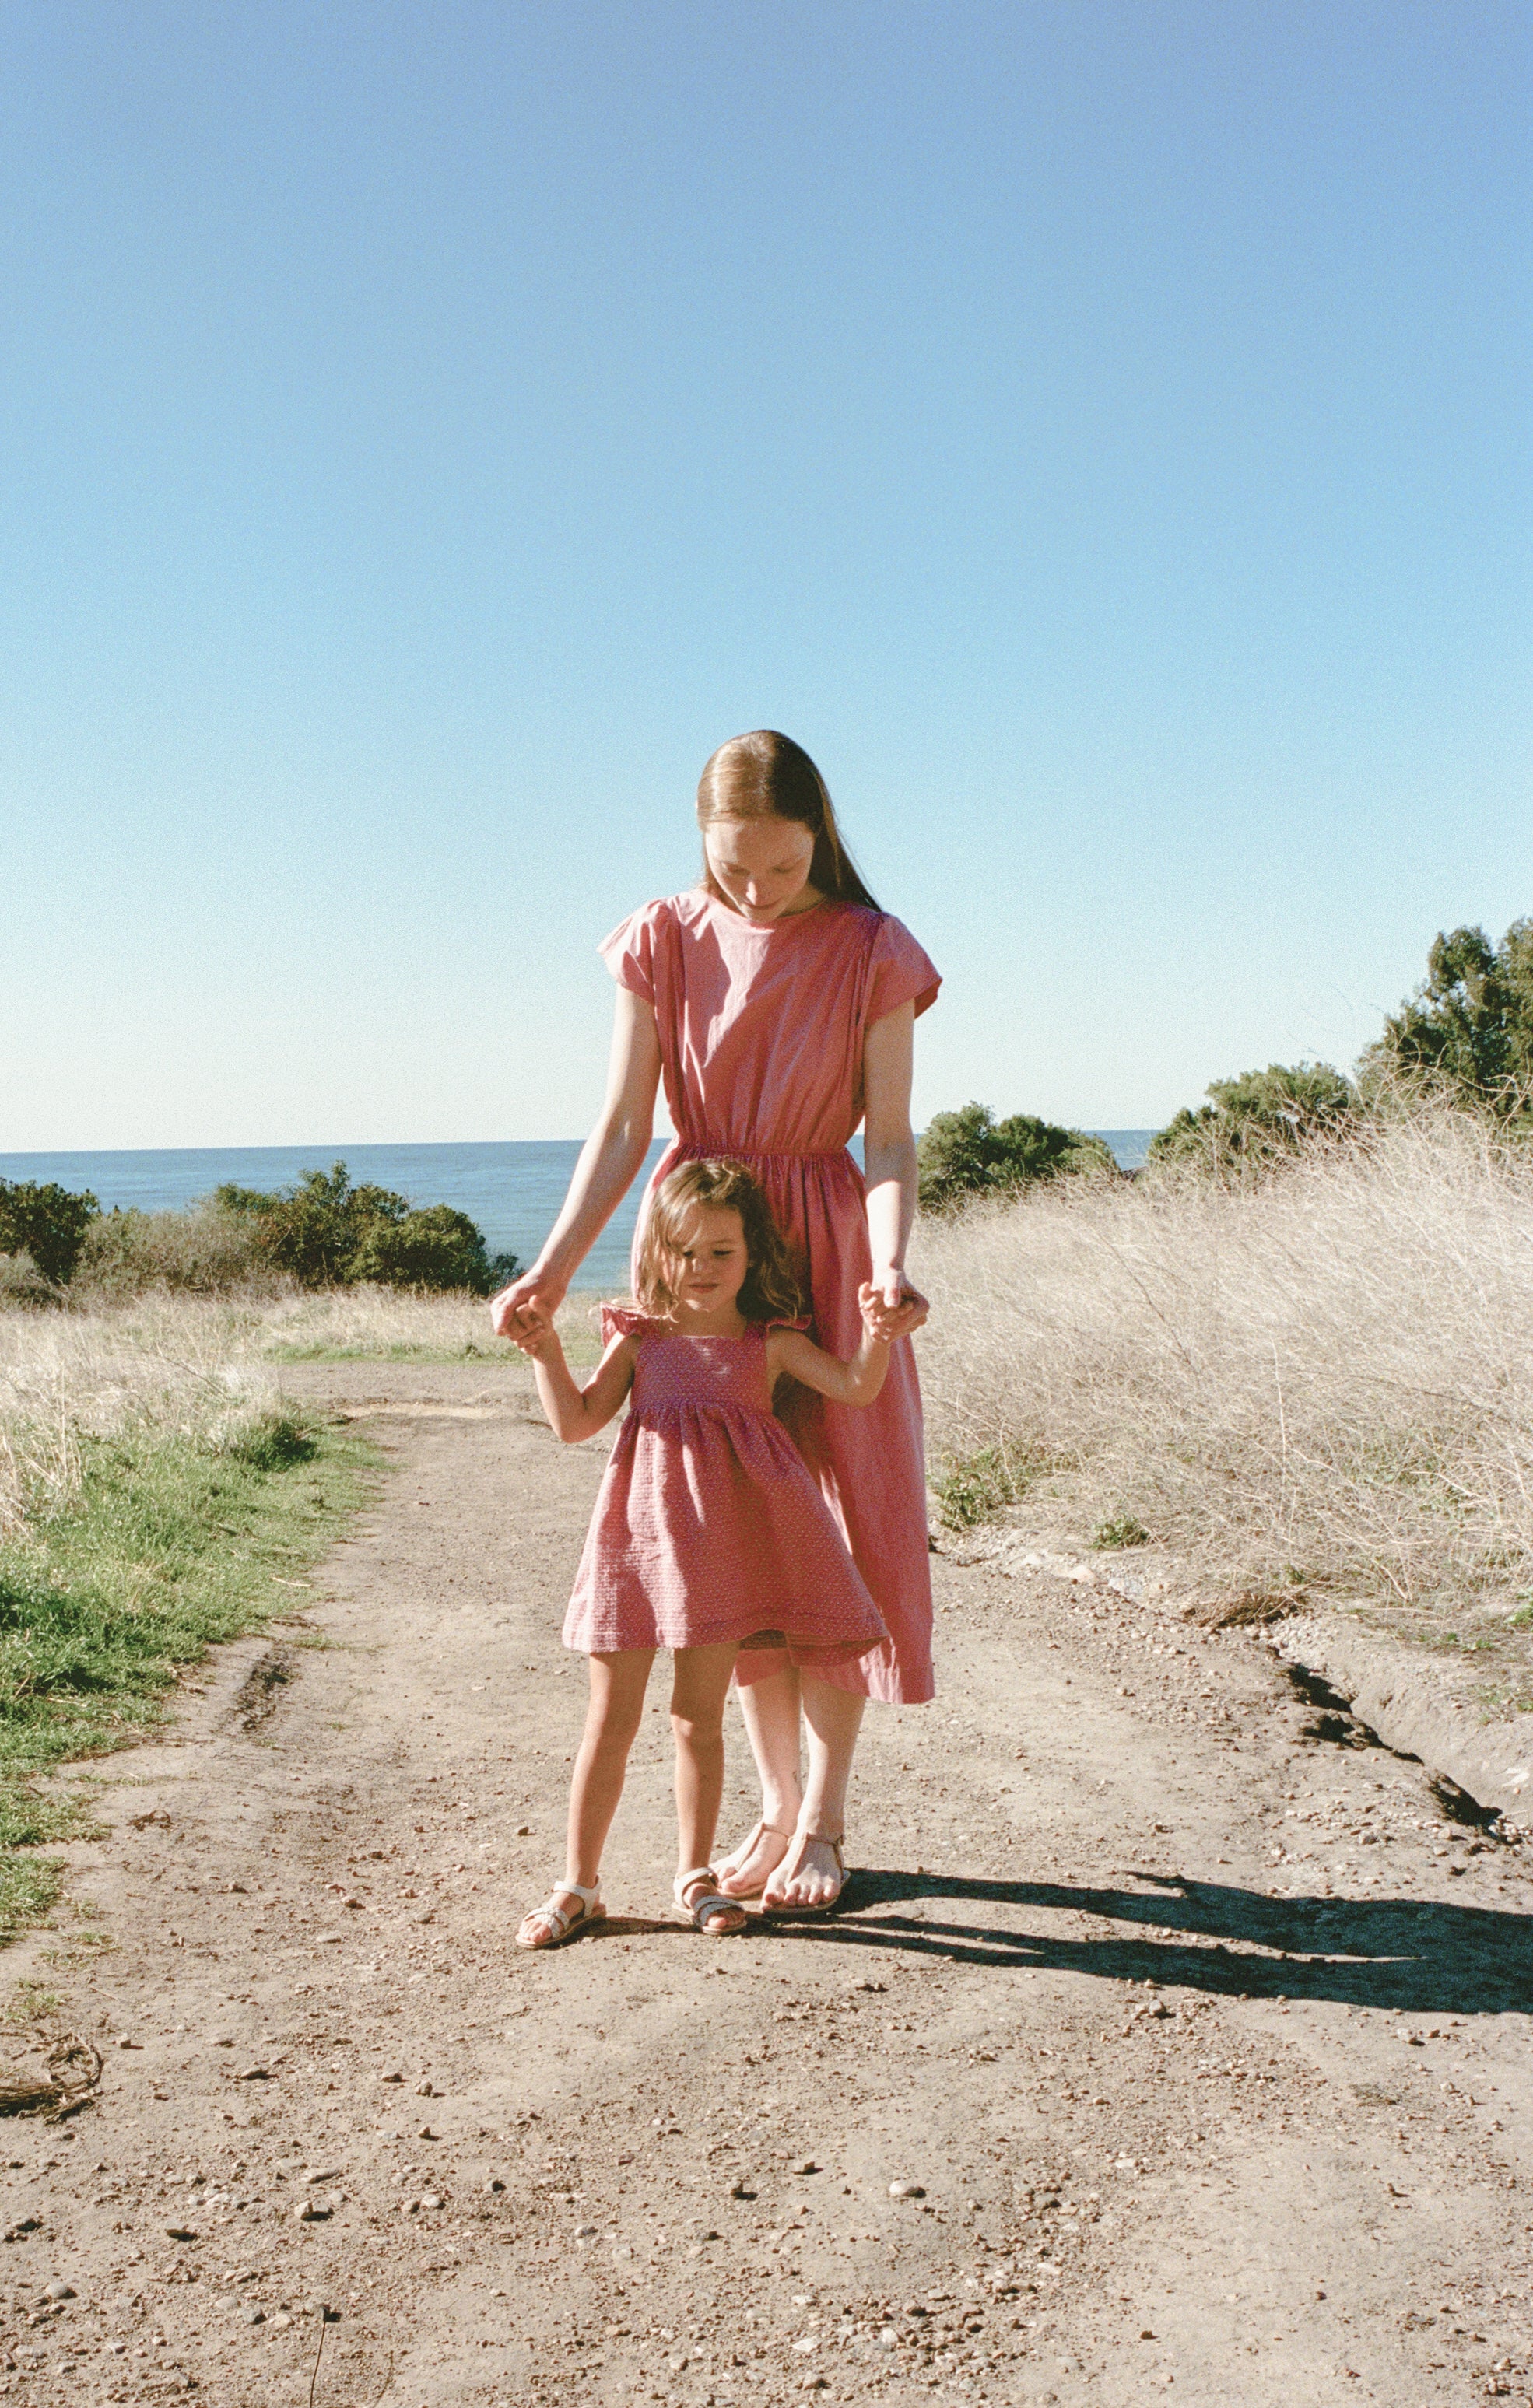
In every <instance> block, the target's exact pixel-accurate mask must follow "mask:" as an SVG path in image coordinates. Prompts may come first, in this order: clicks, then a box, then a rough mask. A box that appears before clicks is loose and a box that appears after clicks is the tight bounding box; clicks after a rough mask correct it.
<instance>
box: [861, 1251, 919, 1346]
mask: <svg viewBox="0 0 1533 2408" xmlns="http://www.w3.org/2000/svg"><path fill="white" fill-rule="evenodd" d="M871 1284H872V1286H873V1287H874V1288H875V1289H876V1290H877V1291H878V1294H879V1296H880V1297H881V1299H882V1302H883V1305H884V1309H885V1312H886V1313H887V1315H888V1319H887V1322H886V1324H885V1327H886V1329H887V1333H888V1336H889V1338H890V1340H895V1339H896V1338H909V1336H910V1332H911V1330H912V1329H919V1328H920V1327H921V1325H922V1323H923V1322H924V1320H925V1319H926V1317H927V1315H928V1313H929V1312H931V1307H930V1305H929V1304H928V1303H927V1302H926V1299H925V1297H924V1296H923V1295H922V1294H921V1291H920V1289H919V1288H914V1287H912V1286H911V1285H910V1281H909V1280H908V1279H907V1278H906V1276H905V1274H904V1272H903V1271H896V1270H891V1269H888V1268H887V1267H885V1268H883V1269H876V1270H875V1271H874V1273H873V1278H872V1282H871Z"/></svg>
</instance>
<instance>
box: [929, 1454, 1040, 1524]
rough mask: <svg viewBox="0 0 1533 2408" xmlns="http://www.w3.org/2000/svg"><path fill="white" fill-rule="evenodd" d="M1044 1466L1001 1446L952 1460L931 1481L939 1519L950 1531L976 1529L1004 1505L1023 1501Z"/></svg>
mask: <svg viewBox="0 0 1533 2408" xmlns="http://www.w3.org/2000/svg"><path fill="white" fill-rule="evenodd" d="M1042 1469H1044V1467H1043V1466H1042V1465H1041V1464H1039V1463H1032V1462H1029V1461H1027V1460H1025V1459H1024V1457H1022V1456H1021V1455H1015V1454H1013V1453H1012V1452H1011V1451H1010V1449H1008V1448H1006V1447H1000V1446H987V1447H984V1448H983V1449H981V1452H980V1454H978V1455H964V1456H963V1457H962V1458H960V1459H959V1460H956V1461H949V1462H947V1463H945V1464H943V1466H942V1467H941V1469H940V1470H939V1471H938V1474H937V1477H936V1478H935V1479H934V1480H933V1481H931V1483H930V1487H931V1491H932V1495H933V1496H934V1497H935V1498H936V1499H937V1515H938V1521H939V1522H941V1524H942V1525H943V1527H944V1528H946V1529H949V1530H972V1529H973V1528H974V1527H975V1525H976V1524H977V1523H980V1522H986V1521H988V1520H989V1519H990V1516H991V1515H992V1514H993V1513H998V1512H1001V1510H1002V1508H1003V1507H1005V1506H1007V1505H1017V1504H1020V1503H1021V1501H1022V1499H1023V1498H1024V1496H1025V1495H1026V1493H1027V1491H1028V1489H1029V1488H1030V1487H1031V1486H1032V1484H1033V1482H1034V1481H1035V1480H1036V1479H1037V1478H1038V1477H1039V1472H1040V1471H1041V1470H1042Z"/></svg>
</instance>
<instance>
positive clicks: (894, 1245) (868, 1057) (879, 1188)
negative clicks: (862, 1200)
mask: <svg viewBox="0 0 1533 2408" xmlns="http://www.w3.org/2000/svg"><path fill="white" fill-rule="evenodd" d="M914 1067H915V1006H914V1004H913V1003H902V1004H899V1005H897V1006H896V1007H895V1010H894V1011H886V1012H885V1013H884V1015H883V1017H882V1019H881V1020H875V1021H874V1023H873V1025H872V1026H871V1027H870V1028H869V1029H868V1030H867V1033H866V1035H865V1036H864V1038H863V1093H864V1097H865V1117H864V1122H863V1175H864V1178H865V1179H866V1181H867V1238H868V1243H869V1245H870V1247H871V1248H872V1254H873V1284H874V1286H875V1287H876V1288H878V1289H879V1291H880V1292H881V1295H882V1297H883V1299H884V1301H885V1303H886V1304H887V1305H889V1306H890V1307H891V1308H892V1309H895V1310H897V1312H898V1318H899V1326H898V1327H897V1328H896V1329H895V1330H894V1331H893V1332H892V1335H894V1336H895V1337H901V1338H902V1337H905V1336H906V1335H907V1334H908V1333H909V1332H910V1330H912V1329H919V1328H920V1326H921V1325H922V1323H923V1322H924V1320H925V1318H926V1312H927V1306H926V1299H925V1297H924V1296H921V1295H918V1294H917V1292H916V1290H915V1289H914V1288H913V1287H912V1286H911V1285H910V1281H909V1280H908V1279H907V1278H906V1276H905V1249H906V1247H907V1246H908V1245H909V1243H910V1225H911V1223H912V1222H913V1221H914V1219H915V1190H916V1164H915V1136H914V1133H913V1131H912V1130H911V1127H910V1081H911V1077H912V1075H913V1071H914Z"/></svg>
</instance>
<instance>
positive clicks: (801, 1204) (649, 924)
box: [601, 889, 940, 1705]
mask: <svg viewBox="0 0 1533 2408" xmlns="http://www.w3.org/2000/svg"><path fill="white" fill-rule="evenodd" d="M601 951H602V954H603V957H604V959H605V960H606V963H607V967H608V968H609V970H610V971H611V973H612V976H613V977H614V978H615V979H616V980H617V982H618V983H619V985H620V986H625V987H627V988H629V989H630V990H631V991H632V992H633V993H634V994H635V995H638V996H643V997H644V998H645V1000H646V1001H647V1002H649V1003H652V1005H653V1006H654V1017H655V1025H656V1027H657V1029H658V1031H659V1035H660V1054H661V1060H662V1063H663V1065H664V1068H665V1079H666V1103H667V1104H668V1105H669V1107H670V1114H671V1119H672V1122H673V1123H674V1125H675V1127H676V1130H677V1139H676V1142H675V1144H674V1145H672V1146H670V1147H669V1148H668V1149H667V1151H666V1155H665V1157H664V1159H663V1160H662V1161H661V1162H660V1164H659V1165H658V1167H657V1168H656V1169H655V1172H654V1176H653V1178H652V1180H651V1182H650V1186H651V1190H653V1188H654V1187H655V1186H656V1185H657V1184H658V1183H659V1182H660V1181H661V1180H662V1179H664V1177H665V1176H666V1172H667V1171H668V1170H670V1169H672V1168H674V1167H675V1165H676V1164H677V1163H678V1162H681V1161H685V1160H686V1159H688V1157H695V1156H697V1155H700V1154H723V1155H727V1156H729V1157H730V1158H731V1159H732V1160H734V1161H736V1162H743V1163H745V1164H746V1165H747V1166H748V1167H749V1168H750V1169H752V1170H753V1171H754V1173H755V1175H756V1177H757V1178H758V1179H759V1180H760V1182H761V1183H762V1186H763V1187H764V1188H765V1189H766V1195H767V1197H768V1199H769V1200H770V1203H771V1206H772V1210H773V1211H774V1212H775V1213H776V1215H777V1219H778V1224H779V1226H780V1227H781V1229H782V1230H783V1231H784V1232H785V1233H786V1235H787V1236H788V1237H789V1238H791V1239H792V1240H793V1242H794V1244H795V1246H796V1247H797V1248H798V1250H799V1252H800V1254H801V1255H802V1256H803V1258H804V1261H805V1262H806V1263H807V1265H808V1269H809V1297H810V1300H811V1303H812V1308H813V1314H814V1322H813V1334H814V1337H815V1338H816V1339H817V1340H818V1341H819V1343H820V1344H821V1345H822V1346H823V1347H824V1349H825V1350H826V1352H827V1354H831V1355H839V1356H840V1357H841V1360H842V1361H843V1362H844V1361H846V1359H847V1358H848V1357H849V1356H850V1355H852V1353H854V1351H855V1349H856V1345H857V1340H858V1339H859V1337H860V1336H861V1334H862V1315H861V1312H860V1311H859V1309H858V1305H857V1288H858V1285H859V1283H861V1282H862V1281H863V1280H865V1279H867V1276H868V1272H869V1269H870V1261H869V1255H868V1248H867V1210H866V1205H865V1201H864V1189H863V1181H862V1173H861V1172H860V1171H859V1169H858V1168H857V1166H856V1164H855V1163H854V1162H853V1160H852V1156H851V1154H848V1152H847V1150H846V1146H847V1140H848V1139H849V1138H850V1137H851V1136H852V1132H853V1130H854V1129H855V1128H856V1126H857V1124H858V1122H859V1121H860V1120H861V1119H862V1116H863V1100H864V1098H863V1043H864V1039H865V1038H866V1037H867V1031H868V1029H869V1028H870V1027H871V1026H872V1025H874V1023H875V1022H876V1021H879V1020H881V1019H882V1018H883V1016H884V1014H885V1013H886V1012H890V1011H894V1010H895V1007H896V1005H899V1004H902V1003H913V1004H914V1006H915V1009H916V1011H917V1013H918V1014H919V1013H920V1012H923V1011H925V1010H926V1008H927V1006H928V1005H929V1004H932V1003H935V1002H936V1000H937V990H938V985H939V984H940V981H939V979H938V974H937V971H936V969H935V968H934V967H933V965H932V963H931V961H930V959H929V958H928V956H927V955H926V954H925V953H924V952H923V951H922V949H921V947H920V946H919V945H918V944H917V943H916V940H915V939H914V938H913V937H912V936H911V934H910V930H909V929H908V928H907V927H904V926H903V925H901V923H900V922H899V921H898V920H895V919H894V918H892V917H891V916H890V914H889V913H888V912H886V911H872V910H867V908H866V907H865V906H864V905H862V904H860V903H831V902H826V903H821V904H819V905H817V906H816V908H815V909H814V910H812V911H801V912H799V913H797V914H796V915H795V916H794V917H792V918H789V919H786V920H774V921H771V922H769V923H768V924H767V925H766V926H763V927H753V926H752V924H751V923H750V922H749V921H748V920H742V919H741V917H740V915H739V913H738V911H731V910H729V909H728V907H727V905H725V904H723V903H718V902H716V901H714V899H713V898H712V897H711V896H709V895H706V894H704V893H703V892H702V891H701V890H700V889H697V890H695V891H694V892H693V893H692V894H690V895H673V896H669V897H668V898H667V899H666V901H665V902H660V903H647V904H646V905H645V906H644V908H643V910H639V911H636V912H634V913H633V915H632V917H631V918H629V919H627V920H624V921H623V924H622V925H621V926H620V927H617V928H614V929H613V931H612V933H611V935H610V936H609V938H607V939H606V940H605V942H604V943H603V945H602V948H601ZM641 1220H642V1216H641ZM635 1244H636V1251H637V1244H638V1240H637V1239H636V1240H635ZM780 1410H781V1415H782V1419H783V1421H784V1422H785V1423H786V1424H787V1426H788V1427H789V1428H790V1429H791V1430H792V1432H793V1435H794V1437H795V1440H796V1441H797V1442H798V1445H799V1447H800V1449H801V1450H802V1452H803V1455H804V1458H805V1461H806V1462H807V1463H808V1464H809V1469H810V1470H811V1471H812V1472H813V1473H814V1475H815V1478H816V1479H817V1481H818V1482H819V1484H820V1487H821V1490H822V1492H823V1494H824V1498H825V1500H826V1502H827V1504H828V1505H829V1506H830V1508H831V1511H832V1512H834V1514H835V1515H836V1518H837V1520H838V1522H839V1524H840V1526H841V1527H842V1529H843V1530H844V1531H845V1533H846V1538H847V1543H848V1545H849V1546H850V1547H851V1549H852V1555H853V1556H854V1558H855V1560H856V1565H857V1569H858V1570H859V1571H860V1572H861V1574H862V1576H863V1578H864V1580H865V1581H866V1582H867V1586H868V1588H869V1590H870V1592H871V1594H872V1596H873V1598H874V1600H875V1602H876V1603H877V1606H878V1609H879V1612H880V1613H881V1614H882V1616H883V1618H884V1621H885V1622H886V1623H887V1624H888V1626H889V1638H888V1641H887V1642H886V1643H885V1644H884V1645H883V1646H882V1647H881V1648H879V1649H877V1650H876V1651H875V1652H874V1653H873V1654H872V1655H865V1656H848V1657H843V1658H842V1659H841V1661H840V1662H838V1663H830V1664H826V1665H824V1666H823V1667H817V1668H816V1669H817V1670H821V1672H822V1674H823V1677H824V1679H825V1680H827V1681H830V1682H832V1683H833V1684H835V1685H836V1687H838V1688H841V1689H852V1690H856V1691H859V1692H860V1693H861V1694H862V1695H863V1696H865V1697H870V1698H878V1699H882V1700H883V1701H884V1702H885V1703H889V1704H899V1705H918V1704H920V1703H921V1702H922V1700H923V1699H927V1698H929V1697H931V1695H932V1694H933V1685H932V1590H931V1567H930V1564H929V1561H928V1558H927V1547H926V1472H925V1463H924V1450H923V1445H922V1433H921V1390H920V1388H919V1386H918V1385H917V1383H916V1371H915V1355H914V1354H913V1352H912V1350H911V1346H910V1340H909V1339H908V1338H902V1339H901V1340H899V1342H898V1344H897V1345H896V1346H895V1348H894V1350H893V1353H892V1355H891V1358H890V1364H889V1377H888V1379H887V1381H886V1382H885V1383H884V1387H883V1392H882V1394H881V1396H880V1397H879V1398H878V1399H877V1400H876V1402H875V1403H873V1404H871V1405H867V1406H865V1407H859V1406H856V1405H835V1404H831V1403H830V1402H828V1400H827V1399H826V1398H823V1397H817V1396H813V1395H811V1394H810V1393H809V1391H808V1390H807V1389H802V1388H801V1389H797V1390H795V1391H794V1392H792V1394H791V1395H790V1396H788V1397H786V1398H782V1397H781V1396H780ZM783 1663H784V1658H783V1657H782V1656H781V1654H777V1655H774V1654H773V1653H772V1652H771V1651H770V1650H769V1649H766V1648H762V1647H755V1648H749V1649H746V1650H743V1651H742V1653H741V1656H740V1660H739V1664H738V1668H737V1672H738V1679H740V1680H741V1681H745V1682H749V1681H758V1680H760V1679H761V1678H762V1677H763V1676H764V1675H765V1674H766V1673H770V1672H776V1671H780V1670H782V1668H783Z"/></svg>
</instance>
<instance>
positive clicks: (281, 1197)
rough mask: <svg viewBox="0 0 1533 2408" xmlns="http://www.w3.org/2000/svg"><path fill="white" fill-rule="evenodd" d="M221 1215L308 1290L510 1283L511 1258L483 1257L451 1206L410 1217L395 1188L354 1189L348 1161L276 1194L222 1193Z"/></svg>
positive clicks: (232, 1189) (475, 1236) (483, 1287)
mask: <svg viewBox="0 0 1533 2408" xmlns="http://www.w3.org/2000/svg"><path fill="white" fill-rule="evenodd" d="M213 1200H214V1203H215V1205H216V1206H217V1207H218V1209H219V1210H220V1211H223V1212H226V1213H229V1214H231V1215H232V1216H235V1217H236V1218H238V1219H241V1220H244V1221H247V1222H249V1223H250V1224H251V1226H252V1227H253V1229H254V1232H255V1237H256V1242H257V1244H258V1246H259V1247H260V1250H261V1252H262V1254H264V1256H265V1259H266V1261H267V1262H268V1263H270V1264H271V1265H272V1267H273V1269H277V1270H282V1271H286V1272H287V1273H288V1275H289V1277H290V1278H293V1279H295V1280H297V1281H298V1283H300V1285H301V1286H304V1287H332V1286H346V1287H349V1286H353V1285H355V1284H356V1283H357V1282H359V1281H361V1280H375V1281H377V1282H378V1283H380V1285H384V1286H388V1287H422V1288H434V1289H445V1288H469V1289H471V1290H472V1291H473V1293H474V1294H475V1295H476V1296H488V1295H490V1293H491V1292H492V1290H493V1289H494V1288H495V1287H497V1286H500V1285H504V1283H505V1282H506V1281H507V1280H509V1279H514V1278H515V1276H516V1272H517V1269H519V1266H518V1264H517V1261H516V1257H515V1255H514V1254H496V1255H494V1257H493V1258H492V1257H491V1256H490V1255H489V1254H487V1253H486V1251H485V1244H484V1237H483V1233H482V1232H481V1231H480V1229H479V1228H478V1226H476V1225H475V1223H474V1222H472V1221H471V1220H470V1219H469V1218H468V1215H467V1214H466V1212H459V1211H455V1210H454V1209H453V1207H452V1206H451V1204H429V1205H426V1206H425V1207H424V1208H423V1209H422V1210H421V1211H416V1210H414V1209H413V1208H412V1207H411V1205H410V1201H409V1198H408V1197H406V1196H399V1195H396V1194H395V1193H394V1189H393V1188H391V1187H368V1186H363V1187H353V1186H352V1184H351V1174H350V1172H349V1171H348V1170H347V1168H346V1165H345V1163H344V1162H337V1163H336V1164H335V1165H334V1166H333V1167H332V1168H330V1169H329V1170H308V1171H306V1172H305V1173H304V1176H303V1178H302V1179H300V1180H299V1181H298V1183H297V1184H296V1185H295V1186H294V1187H288V1188H283V1189H279V1190H277V1191H274V1192H271V1193H267V1192H266V1191H265V1190H263V1189H261V1188H257V1187H236V1186H232V1185H226V1186H223V1187H220V1188H218V1189H216V1190H215V1192H214V1197H213Z"/></svg>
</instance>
